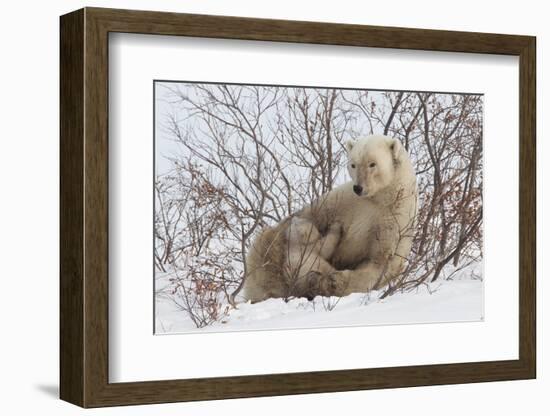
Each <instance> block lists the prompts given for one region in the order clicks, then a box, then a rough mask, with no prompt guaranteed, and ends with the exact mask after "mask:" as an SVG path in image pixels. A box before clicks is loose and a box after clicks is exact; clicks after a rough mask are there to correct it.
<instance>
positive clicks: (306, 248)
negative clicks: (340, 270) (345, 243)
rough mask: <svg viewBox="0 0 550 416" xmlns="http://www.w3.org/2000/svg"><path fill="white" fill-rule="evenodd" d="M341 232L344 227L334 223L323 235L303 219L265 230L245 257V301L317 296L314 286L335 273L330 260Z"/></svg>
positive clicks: (292, 220)
mask: <svg viewBox="0 0 550 416" xmlns="http://www.w3.org/2000/svg"><path fill="white" fill-rule="evenodd" d="M341 229H342V226H341V224H340V223H338V222H334V223H332V224H330V226H329V230H328V233H327V234H326V235H325V236H323V235H321V233H319V230H317V228H316V227H315V225H314V224H313V223H312V222H311V221H309V220H307V219H305V218H300V217H289V218H287V219H285V220H284V221H283V222H281V224H279V225H277V226H276V227H267V228H265V229H264V230H263V231H262V232H261V233H260V234H259V235H258V237H257V238H256V240H255V241H254V243H253V244H252V247H251V249H250V251H249V253H248V256H247V258H246V265H247V276H246V278H245V282H244V288H243V292H244V295H245V298H246V299H247V300H250V301H251V302H252V303H255V302H259V301H262V300H265V299H268V298H289V297H292V296H299V297H301V296H303V297H308V298H312V297H314V296H315V295H316V294H317V293H316V292H318V291H319V289H317V290H316V289H315V288H312V287H311V286H312V285H314V284H315V283H316V282H317V281H318V280H319V276H320V275H327V274H329V273H331V272H333V271H334V270H335V269H334V268H333V267H332V266H331V265H330V263H329V262H328V261H329V260H330V258H331V256H332V254H333V253H334V250H335V249H336V246H337V244H338V242H339V240H340V236H341Z"/></svg>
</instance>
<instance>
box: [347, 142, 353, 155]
mask: <svg viewBox="0 0 550 416" xmlns="http://www.w3.org/2000/svg"><path fill="white" fill-rule="evenodd" d="M353 146H355V140H348V141H347V142H346V151H347V152H348V153H349V152H351V149H353Z"/></svg>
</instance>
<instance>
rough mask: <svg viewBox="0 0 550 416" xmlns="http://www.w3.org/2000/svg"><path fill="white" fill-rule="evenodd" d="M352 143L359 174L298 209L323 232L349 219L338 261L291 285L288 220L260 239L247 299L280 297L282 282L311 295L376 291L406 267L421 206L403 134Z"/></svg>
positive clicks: (353, 171)
mask: <svg viewBox="0 0 550 416" xmlns="http://www.w3.org/2000/svg"><path fill="white" fill-rule="evenodd" d="M346 150H347V155H348V164H347V168H348V172H349V175H350V177H351V179H352V180H351V181H350V182H347V183H345V184H343V185H341V186H339V187H337V188H335V189H333V190H332V191H330V192H328V193H327V194H325V195H323V196H322V197H321V198H319V200H317V201H314V202H313V203H312V204H311V205H310V206H307V207H305V208H304V209H302V210H301V211H299V212H298V213H296V214H295V215H296V216H297V217H299V218H303V219H305V220H307V221H310V222H311V223H312V224H314V225H315V228H316V229H317V230H318V231H319V232H320V233H321V234H324V233H326V232H327V231H328V230H329V229H330V228H331V225H332V224H335V223H338V224H341V227H342V236H341V237H340V239H339V241H338V244H337V245H336V247H335V249H334V252H333V254H332V257H331V260H330V265H331V266H332V268H333V270H328V271H327V270H325V271H324V272H322V273H321V272H319V273H308V275H307V276H306V277H305V278H303V279H300V281H299V284H298V285H296V286H295V287H292V286H289V284H288V282H287V281H285V280H284V278H283V274H282V273H281V272H280V268H279V269H278V268H277V267H275V266H274V263H276V262H277V261H281V259H282V258H283V256H284V247H285V244H286V240H285V238H284V235H285V232H286V231H285V230H286V229H287V228H288V225H289V221H288V220H285V221H283V222H282V223H281V224H279V225H277V226H276V227H273V228H270V229H267V230H266V232H265V233H263V234H261V235H260V238H258V239H257V240H256V241H255V242H254V243H253V244H252V247H251V250H250V253H249V256H248V258H247V269H248V270H249V272H248V273H247V276H246V277H245V283H244V289H245V290H244V296H245V298H246V299H266V298H268V297H274V296H273V294H272V293H273V290H275V292H277V291H280V290H281V288H283V290H286V291H288V290H291V291H292V290H295V292H294V293H292V294H293V295H294V296H306V297H308V298H311V297H314V296H316V295H323V296H331V295H334V296H345V295H348V294H350V293H354V292H368V291H369V290H371V289H374V288H378V287H381V286H383V285H385V284H387V283H388V282H389V281H391V280H392V279H393V278H395V277H396V276H397V275H399V273H400V272H401V271H402V270H403V267H404V264H405V260H406V259H407V257H408V255H409V253H410V250H411V247H412V241H413V235H414V226H415V216H416V210H417V188H416V174H415V171H414V169H413V166H412V163H411V160H410V158H409V155H408V154H407V152H406V150H405V148H404V147H403V146H402V144H401V142H400V141H399V140H398V139H395V138H391V137H388V136H382V135H374V136H368V137H363V138H360V139H358V140H355V141H349V142H347V143H346ZM262 235H263V236H262ZM268 236H269V238H268ZM278 256H279V257H278ZM273 260H275V261H273ZM279 264H280V263H279Z"/></svg>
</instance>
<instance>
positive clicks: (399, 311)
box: [156, 278, 483, 334]
mask: <svg viewBox="0 0 550 416" xmlns="http://www.w3.org/2000/svg"><path fill="white" fill-rule="evenodd" d="M381 293H382V292H381V291H372V292H370V293H368V294H364V293H355V294H351V295H349V296H346V297H343V298H322V297H317V298H315V299H314V300H313V301H307V300H306V299H303V298H301V299H293V300H290V301H289V302H285V301H284V300H282V299H268V300H266V301H263V302H259V303H256V304H250V303H241V304H238V307H237V309H233V308H228V313H227V315H226V316H224V317H223V318H222V319H220V320H219V321H218V322H214V323H212V324H211V325H209V326H207V327H204V328H196V327H195V326H194V325H193V323H192V321H191V320H190V319H189V317H188V316H187V314H186V312H184V311H182V310H180V309H178V307H177V306H176V305H175V304H174V303H173V302H172V301H171V300H170V299H169V298H167V297H159V296H157V303H156V334H164V333H189V332H192V333H197V332H200V333H202V332H227V331H248V330H272V329H298V328H319V327H339V326H364V325H394V324H416V323H435V322H437V323H440V322H471V321H481V320H483V281H482V280H477V279H472V278H464V279H461V278H455V279H453V280H441V281H436V282H433V283H430V284H428V285H424V286H420V287H418V288H416V289H414V290H413V291H411V292H403V293H395V294H393V295H392V296H388V297H386V298H385V299H380V295H381Z"/></svg>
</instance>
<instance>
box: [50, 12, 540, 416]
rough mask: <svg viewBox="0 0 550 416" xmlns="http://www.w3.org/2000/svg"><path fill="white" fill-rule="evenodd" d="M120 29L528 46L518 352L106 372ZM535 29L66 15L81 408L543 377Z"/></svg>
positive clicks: (68, 252) (429, 45) (70, 338)
mask: <svg viewBox="0 0 550 416" xmlns="http://www.w3.org/2000/svg"><path fill="white" fill-rule="evenodd" d="M111 32H125V33H142V34H151V35H176V36H192V37H205V38H224V39H246V40H261V41H278V42H298V43H311V44H328V45H346V46H358V47H361V46H368V47H380V48H396V49H416V50H429V51H448V52H470V53H480V54H502V55H515V56H519V66H520V71H519V73H520V75H519V77H520V79H519V89H520V90H519V97H520V99H519V108H518V111H519V120H520V123H519V138H520V139H519V142H518V151H519V156H520V185H519V190H518V191H519V201H520V206H519V210H520V211H519V212H520V215H519V218H520V219H519V238H520V241H519V243H520V244H519V247H520V248H519V270H518V271H517V272H518V273H519V359H518V360H509V361H491V362H471V363H460V364H443V365H421V366H406V367H391V368H366V369H354V370H338V371H319V372H307V373H289V374H266V375H253V376H238V377H217V378H202V379H183V380H169V381H146V382H136V383H110V382H109V379H108V361H109V351H108V345H109V343H108V317H109V316H108V299H109V297H108V281H109V280H108V279H109V276H108V222H109V217H108V154H107V152H108V141H109V137H108V79H109V78H108V65H109V62H108V35H109V33H111ZM535 49H536V48H535V38H534V37H530V36H516V35H500V34H486V33H469V32H451V31H436V30H420V29H403V28H391V27H376V26H360V25H344V24H328V23H314V22H297V21H285V20H267V19H251V18H241V17H223V16H206V15H190V14H175V13H160V12H146V11H130V10H113V9H98V8H85V9H81V10H78V11H75V12H72V13H70V14H67V15H64V16H62V17H61V51H60V52H61V92H60V94H61V95H60V102H61V104H60V105H61V122H60V123H61V127H60V128H61V155H60V159H61V182H60V185H61V200H60V203H61V218H60V220H61V230H60V231H61V243H60V244H61V245H60V253H61V255H60V261H61V268H60V270H61V271H60V274H61V285H60V297H61V298H60V299H61V301H60V308H61V311H60V326H61V328H60V331H61V332H60V342H61V348H60V360H61V370H60V372H61V374H60V378H61V380H60V384H61V385H60V396H61V398H62V399H63V400H66V401H68V402H71V403H74V404H77V405H79V406H83V407H99V406H114V405H129V404H144V403H162V402H177V401H190V400H211V399H225V398H236V397H256V396H269V395H283V394H301V393H321V392H336V391H349V390H363V389H378V388H396V387H408V386H424V385H438V384H453V383H474V382H487V381H498V380H519V379H530V378H535V376H536V332H535V331H536V326H535V322H536V321H535V319H536V317H535V312H536V305H535V300H536V296H535V294H536V289H535V283H536V282H535V280H536V279H535V264H536V258H535V252H536V250H535V249H536V235H535V232H536V226H535V224H536V208H535V201H536V190H535V189H536V177H535V159H536V158H535V155H536V149H535V124H536V123H535V122H536V119H535V113H536V111H535V110H536V109H535V106H536V97H535V82H536V81H535V74H536V71H535V62H536V58H535Z"/></svg>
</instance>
